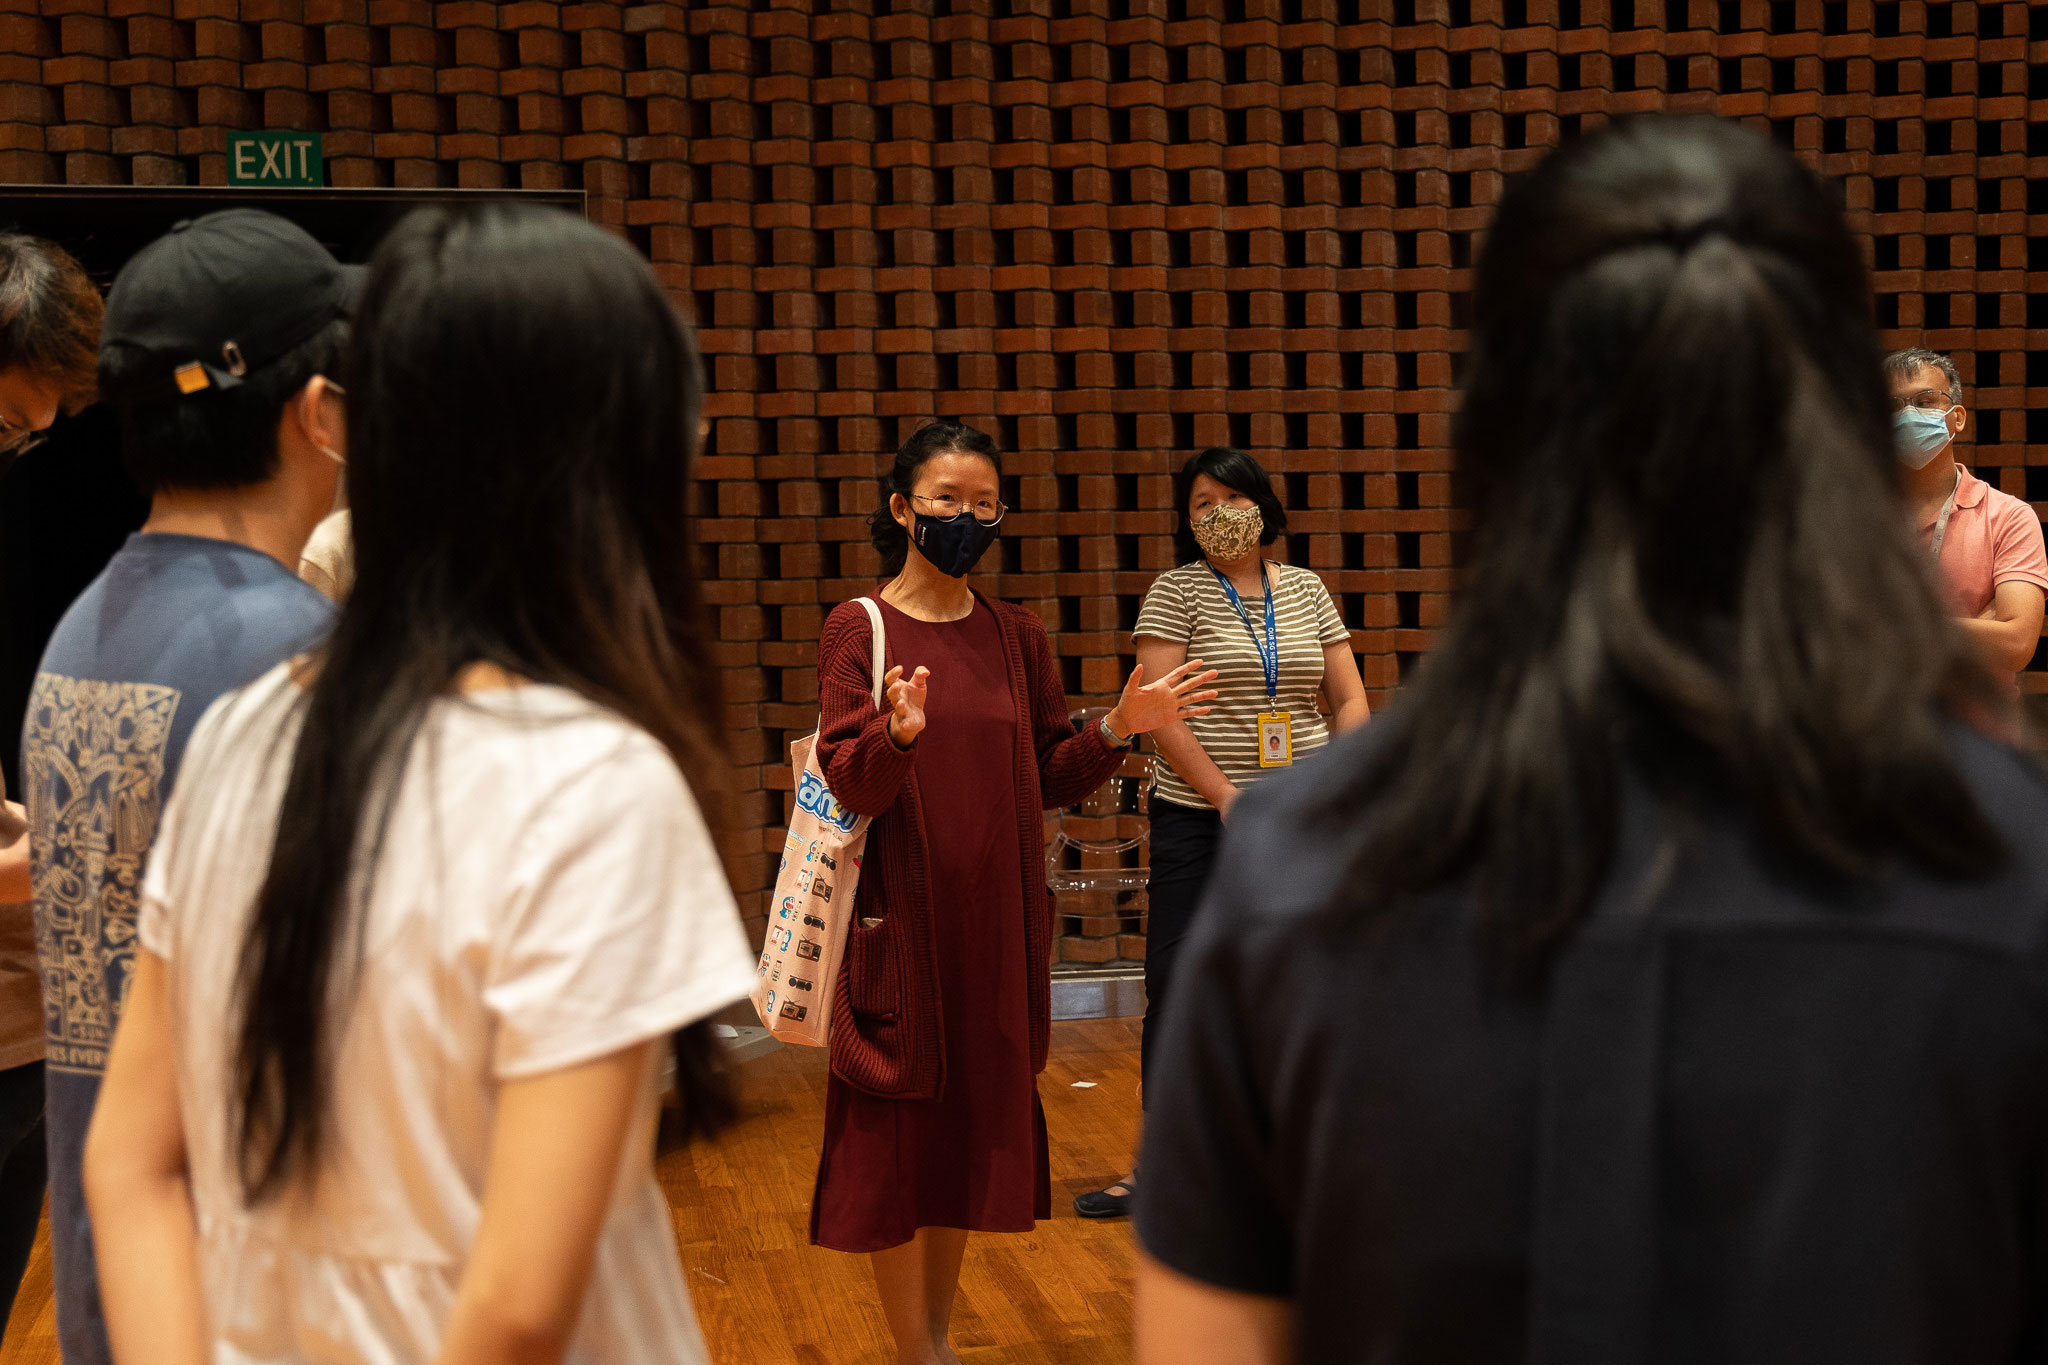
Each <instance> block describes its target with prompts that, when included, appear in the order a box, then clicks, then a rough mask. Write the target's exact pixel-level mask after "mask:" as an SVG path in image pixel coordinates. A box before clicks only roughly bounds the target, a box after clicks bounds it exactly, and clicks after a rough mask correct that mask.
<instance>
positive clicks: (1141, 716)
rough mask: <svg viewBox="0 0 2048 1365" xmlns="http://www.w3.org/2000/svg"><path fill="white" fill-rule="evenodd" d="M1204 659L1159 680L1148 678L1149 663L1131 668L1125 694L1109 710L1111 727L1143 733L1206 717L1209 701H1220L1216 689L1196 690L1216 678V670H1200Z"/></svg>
mask: <svg viewBox="0 0 2048 1365" xmlns="http://www.w3.org/2000/svg"><path fill="white" fill-rule="evenodd" d="M1201 666H1202V661H1201V660H1200V659H1190V660H1188V661H1187V662H1186V663H1184V664H1182V665H1181V666H1180V667H1179V668H1176V669H1174V670H1173V672H1171V673H1169V674H1167V675H1166V676H1165V677H1163V678H1161V679H1160V680H1159V681H1158V682H1156V683H1147V682H1146V681H1145V665H1143V664H1139V665H1138V666H1137V667H1136V668H1134V669H1132V670H1131V678H1130V681H1129V682H1127V683H1125V684H1124V694H1123V696H1122V697H1121V698H1120V699H1119V700H1118V701H1117V704H1116V706H1115V708H1114V709H1112V710H1111V711H1110V713H1109V717H1108V719H1109V728H1110V729H1112V730H1114V731H1116V732H1117V733H1118V734H1120V735H1127V736H1128V735H1142V734H1144V733H1146V732H1147V731H1150V730H1157V729H1158V728H1159V727H1161V726H1162V725H1171V724H1173V723H1174V722H1175V721H1177V720H1186V719H1188V718H1189V717H1191V716H1206V715H1208V714H1209V708H1208V707H1207V706H1206V705H1204V704H1203V703H1205V702H1211V701H1214V700H1216V694H1215V693H1214V692H1213V691H1208V692H1204V691H1198V690H1196V689H1198V688H1201V687H1204V686H1206V685H1207V684H1209V683H1212V682H1215V681H1216V670H1215V669H1213V668H1212V669H1210V670H1209V671H1208V672H1206V673H1200V674H1198V673H1196V672H1195V670H1196V669H1198V668H1200V667H1201Z"/></svg>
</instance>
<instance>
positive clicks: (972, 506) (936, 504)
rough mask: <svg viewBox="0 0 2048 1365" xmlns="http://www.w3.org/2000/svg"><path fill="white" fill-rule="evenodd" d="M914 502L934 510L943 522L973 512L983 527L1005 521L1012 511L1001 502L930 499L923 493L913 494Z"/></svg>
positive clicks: (911, 497)
mask: <svg viewBox="0 0 2048 1365" xmlns="http://www.w3.org/2000/svg"><path fill="white" fill-rule="evenodd" d="M910 500H911V501H912V502H921V503H923V504H925V505H926V506H927V507H929V508H931V509H932V515H933V516H935V517H937V518H939V519H940V520H941V521H951V520H953V518H955V517H957V516H959V515H960V514H961V513H962V512H970V511H971V512H973V513H974V519H975V520H976V521H978V522H980V523H981V524H982V525H983V526H993V525H995V524H996V523H997V522H999V521H1001V520H1002V519H1003V516H1004V514H1005V513H1007V512H1008V511H1009V510H1010V509H1009V508H1008V507H1006V506H1004V505H1003V504H1002V503H1000V502H987V501H982V502H972V503H969V502H962V501H960V499H958V498H928V497H926V496H925V495H924V494H922V493H912V494H911V495H910Z"/></svg>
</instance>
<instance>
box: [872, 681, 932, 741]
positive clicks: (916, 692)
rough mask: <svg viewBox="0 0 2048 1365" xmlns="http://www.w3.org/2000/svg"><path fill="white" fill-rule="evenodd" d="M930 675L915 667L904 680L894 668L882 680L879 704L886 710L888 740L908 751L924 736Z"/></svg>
mask: <svg viewBox="0 0 2048 1365" xmlns="http://www.w3.org/2000/svg"><path fill="white" fill-rule="evenodd" d="M931 676H932V675H931V672H930V670H928V669H925V668H923V667H919V668H918V670H917V671H916V672H915V673H912V674H911V675H910V676H909V677H908V678H905V677H904V676H903V665H901V664H898V665H897V666H896V667H894V668H892V669H890V670H889V671H888V673H886V674H884V675H883V677H882V703H883V705H885V706H887V707H888V708H889V739H890V741H891V742H892V743H894V744H895V746H896V747H897V748H899V749H908V748H909V747H910V746H911V745H912V744H914V743H916V742H917V737H918V736H919V735H921V734H923V733H924V697H925V689H926V686H927V684H928V683H929V682H930V681H931Z"/></svg>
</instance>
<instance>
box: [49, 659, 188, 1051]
mask: <svg viewBox="0 0 2048 1365" xmlns="http://www.w3.org/2000/svg"><path fill="white" fill-rule="evenodd" d="M178 700H179V692H178V689H177V688H175V687H164V686H159V685H157V684H154V683H132V682H94V681H91V680H88V679H80V678H67V677H63V676H61V675H59V674H55V673H39V674H37V675H36V683H35V690H34V691H33V692H32V693H31V694H30V697H29V708H28V720H27V724H26V726H25V727H24V733H23V735H22V746H21V747H22V787H23V792H22V797H23V802H24V804H25V805H26V806H27V807H28V813H29V822H30V831H29V835H30V839H31V844H30V849H31V852H32V855H33V859H34V862H33V876H34V894H35V913H36V953H37V956H38V957H39V958H40V959H41V962H42V971H43V1020H44V1032H45V1034H46V1036H47V1039H48V1056H47V1064H48V1067H49V1069H50V1070H52V1071H76V1072H83V1073H85V1074H87V1075H94V1076H96V1075H98V1074H100V1072H102V1071H103V1070H105V1069H106V1064H107V1048H108V1046H109V1045H110V1044H111V1043H112V1042H113V1037H114V1025H115V1024H116V1023H118V1022H119V1021H120V1017H121V1004H122V1002H123V1001H124V1000H125V999H126V998H127V995H128V979H129V974H130V972H131V971H132V969H133V967H134V962H135V920H136V910H137V898H138V893H139V892H140V890H141V886H142V863H143V859H144V857H145V856H146V855H147V854H148V852H149V845H150V841H151V840H152V839H154V838H155V837H156V826H157V818H158V816H160V815H161V814H162V813H163V775H164V755H165V751H166V749H167V748H168V747H169V743H170V735H171V725H172V722H173V721H174V720H175V719H176V717H177V713H178Z"/></svg>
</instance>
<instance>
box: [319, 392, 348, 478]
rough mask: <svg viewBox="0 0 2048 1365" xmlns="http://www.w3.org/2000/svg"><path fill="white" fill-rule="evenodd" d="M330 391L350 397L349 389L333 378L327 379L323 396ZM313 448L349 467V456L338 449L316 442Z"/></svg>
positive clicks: (340, 395)
mask: <svg viewBox="0 0 2048 1365" xmlns="http://www.w3.org/2000/svg"><path fill="white" fill-rule="evenodd" d="M330 393H331V394H333V395H334V396H335V397H336V398H346V397H348V390H347V389H344V388H343V387H342V386H341V385H339V384H337V383H335V382H334V381H333V380H331V379H330V380H328V381H327V387H326V390H325V391H324V392H323V393H322V394H321V397H323V398H325V397H326V396H327V394H330ZM313 449H315V450H317V451H319V452H320V453H321V454H322V455H325V456H326V457H327V458H328V459H330V460H332V461H334V462H335V463H336V464H338V465H340V466H341V467H342V468H343V469H346V468H348V456H346V455H344V454H342V453H341V452H340V451H338V450H335V449H333V448H332V447H331V446H323V445H320V444H317V443H315V444H314V446H313Z"/></svg>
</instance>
